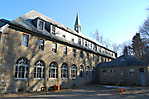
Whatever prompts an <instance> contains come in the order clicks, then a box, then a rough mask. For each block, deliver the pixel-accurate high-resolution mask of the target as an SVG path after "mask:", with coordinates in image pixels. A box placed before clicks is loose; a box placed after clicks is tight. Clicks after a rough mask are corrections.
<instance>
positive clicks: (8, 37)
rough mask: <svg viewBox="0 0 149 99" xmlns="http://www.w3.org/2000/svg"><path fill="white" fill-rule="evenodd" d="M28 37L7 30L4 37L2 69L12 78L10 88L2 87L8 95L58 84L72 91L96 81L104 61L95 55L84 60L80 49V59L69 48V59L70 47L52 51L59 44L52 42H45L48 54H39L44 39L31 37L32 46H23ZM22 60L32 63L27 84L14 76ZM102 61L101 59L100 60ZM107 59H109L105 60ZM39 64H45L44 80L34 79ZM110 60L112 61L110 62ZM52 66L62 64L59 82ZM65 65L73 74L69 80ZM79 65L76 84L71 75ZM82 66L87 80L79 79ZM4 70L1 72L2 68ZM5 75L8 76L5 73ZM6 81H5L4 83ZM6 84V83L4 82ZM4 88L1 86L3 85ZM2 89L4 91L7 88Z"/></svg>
mask: <svg viewBox="0 0 149 99" xmlns="http://www.w3.org/2000/svg"><path fill="white" fill-rule="evenodd" d="M23 34H25V33H24V32H21V31H18V30H14V29H10V28H7V31H6V33H5V34H4V36H3V41H2V46H1V47H2V48H3V49H2V50H1V54H2V53H3V58H2V62H1V65H2V67H3V69H4V70H3V71H2V72H3V73H5V72H7V74H4V75H8V78H7V80H6V81H7V83H8V84H7V86H6V85H5V86H4V85H2V86H3V87H4V90H5V89H6V90H8V91H13V92H16V91H20V90H21V91H22V90H23V91H40V90H41V88H42V87H50V86H54V85H57V84H60V85H61V86H62V87H63V88H68V87H72V86H74V85H75V86H79V85H81V84H85V83H89V82H91V81H92V80H93V79H92V70H93V68H94V67H95V64H97V63H99V62H102V60H101V58H99V56H97V55H95V54H94V55H93V53H89V52H85V51H83V53H84V58H81V57H80V51H81V50H80V49H76V50H77V56H76V57H74V56H73V48H72V47H69V46H67V50H68V52H67V55H64V53H63V51H64V47H66V45H64V44H59V43H58V44H57V46H58V48H57V52H56V53H55V52H53V51H52V47H53V44H55V43H56V42H52V41H49V40H46V39H44V40H45V46H44V50H43V51H42V50H39V48H38V46H37V40H38V39H43V38H42V37H39V36H35V35H34V34H30V39H29V46H28V47H25V46H23V45H21V38H22V35H23ZM20 57H25V58H27V59H28V60H29V77H28V79H26V80H23V79H22V80H21V79H16V78H15V76H14V74H15V64H16V61H17V60H18V59H19V58H20ZM100 57H101V56H100ZM105 59H106V58H105ZM38 60H43V61H44V63H45V67H44V68H45V78H44V79H40V80H39V79H35V78H34V77H33V70H34V64H35V62H36V61H38ZM108 60H110V59H108ZM52 62H56V63H57V64H58V73H59V74H58V78H57V79H51V78H49V76H48V75H49V74H48V70H49V65H50V63H52ZM63 63H67V64H68V71H69V77H68V79H65V80H63V79H61V70H60V69H61V65H62V64H63ZM73 64H75V65H76V66H77V68H78V69H77V71H78V72H77V78H76V79H75V80H72V78H71V76H70V74H71V71H70V67H71V66H72V65H73ZM80 65H82V66H83V69H84V74H83V75H84V76H83V78H82V77H79V74H80V70H79V68H80ZM87 66H89V67H90V71H89V73H88V74H87V73H86V67H87ZM2 67H0V68H2ZM4 71H5V72H4ZM2 81H3V80H2ZM4 82H5V81H4ZM2 83H3V82H2ZM0 86H1V85H0ZM3 87H2V88H3Z"/></svg>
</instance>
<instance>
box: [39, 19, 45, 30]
mask: <svg viewBox="0 0 149 99" xmlns="http://www.w3.org/2000/svg"><path fill="white" fill-rule="evenodd" d="M38 29H39V30H43V29H44V22H43V21H41V20H38Z"/></svg>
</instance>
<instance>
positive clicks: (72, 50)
mask: <svg viewBox="0 0 149 99" xmlns="http://www.w3.org/2000/svg"><path fill="white" fill-rule="evenodd" d="M116 57H117V56H116V53H115V52H114V51H112V50H109V49H108V48H106V47H103V46H102V45H100V44H99V43H98V42H96V41H94V40H92V39H90V38H88V37H86V36H85V35H84V34H83V33H82V32H81V25H80V20H79V16H78V15H77V17H76V22H75V25H74V30H73V29H70V28H68V27H66V26H64V25H63V24H60V23H58V22H56V21H54V20H52V19H50V18H48V17H46V16H44V15H42V14H40V13H38V12H36V11H30V12H28V13H26V14H25V15H23V16H21V17H18V18H17V19H15V20H12V21H8V20H5V19H0V91H8V92H18V91H41V90H43V89H50V87H51V86H58V85H59V86H61V88H70V87H73V86H80V85H83V84H86V83H89V82H91V81H93V80H94V79H95V74H94V71H95V66H96V64H98V63H101V62H108V61H111V60H113V59H115V58H116Z"/></svg>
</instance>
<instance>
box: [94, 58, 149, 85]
mask: <svg viewBox="0 0 149 99" xmlns="http://www.w3.org/2000/svg"><path fill="white" fill-rule="evenodd" d="M96 74H97V76H96V77H97V78H96V80H97V83H100V84H114V85H141V86H145V85H149V65H147V64H145V63H144V62H142V61H141V60H139V59H137V58H136V57H134V56H129V55H128V56H127V55H126V56H120V57H118V58H117V59H115V60H112V61H110V62H105V63H100V64H98V65H97V66H96Z"/></svg>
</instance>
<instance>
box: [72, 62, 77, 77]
mask: <svg viewBox="0 0 149 99" xmlns="http://www.w3.org/2000/svg"><path fill="white" fill-rule="evenodd" d="M76 77H77V66H76V65H72V66H71V78H72V79H76Z"/></svg>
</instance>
